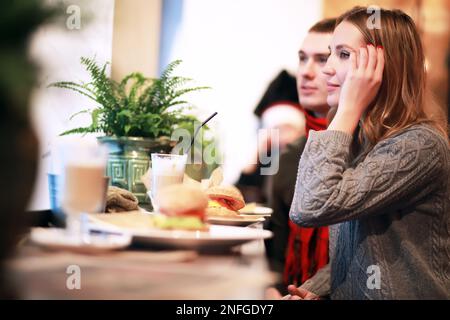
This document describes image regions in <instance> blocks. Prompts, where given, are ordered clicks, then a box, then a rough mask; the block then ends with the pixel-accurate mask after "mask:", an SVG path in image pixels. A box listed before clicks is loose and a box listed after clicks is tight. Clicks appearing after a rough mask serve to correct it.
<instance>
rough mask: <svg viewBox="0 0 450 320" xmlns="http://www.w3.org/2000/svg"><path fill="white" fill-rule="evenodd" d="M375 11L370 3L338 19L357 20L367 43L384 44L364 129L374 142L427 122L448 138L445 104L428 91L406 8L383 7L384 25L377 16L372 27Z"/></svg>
mask: <svg viewBox="0 0 450 320" xmlns="http://www.w3.org/2000/svg"><path fill="white" fill-rule="evenodd" d="M371 14H372V13H370V12H368V10H367V8H365V7H355V8H353V9H351V10H350V11H347V12H346V13H344V14H343V15H342V16H340V17H339V18H338V19H337V24H339V23H341V22H343V21H347V22H349V23H352V24H353V25H355V26H356V27H357V28H358V29H359V30H360V31H361V33H362V35H363V37H364V40H365V41H366V42H367V44H373V45H374V46H382V47H383V48H384V54H385V65H384V71H383V80H382V84H381V87H380V90H379V92H378V95H377V97H376V98H375V100H374V101H373V103H372V104H371V105H370V106H369V108H368V109H367V112H366V114H365V116H364V118H363V120H362V126H361V129H362V130H361V131H360V134H364V136H365V137H366V138H367V140H368V142H369V144H370V145H371V146H374V145H375V144H376V143H377V142H379V141H380V140H382V139H385V138H387V137H389V136H392V135H394V134H395V133H397V132H399V131H400V130H403V129H405V128H408V127H410V126H412V125H414V124H418V123H428V124H430V125H432V126H433V127H434V128H436V129H437V130H438V131H439V132H440V133H442V135H443V136H445V138H446V139H447V141H448V133H447V124H446V121H445V120H444V119H445V116H444V114H443V109H442V108H440V107H439V106H437V105H436V104H435V102H433V99H431V95H429V94H428V93H426V92H427V90H426V70H425V56H424V51H423V47H422V42H421V39H420V36H419V33H418V31H417V28H416V25H415V24H414V21H413V20H412V19H411V17H410V16H408V15H407V14H406V13H404V12H403V11H400V10H386V9H380V15H379V18H380V21H379V24H378V26H379V27H378V28H377V21H375V23H373V28H372V27H369V26H368V20H369V18H370V19H373V18H371ZM371 22H373V21H371ZM360 138H361V137H360Z"/></svg>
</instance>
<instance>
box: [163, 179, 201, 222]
mask: <svg viewBox="0 0 450 320" xmlns="http://www.w3.org/2000/svg"><path fill="white" fill-rule="evenodd" d="M155 201H156V203H157V204H158V207H159V211H160V212H161V213H163V214H165V215H167V216H190V215H194V216H199V217H201V218H202V219H203V217H204V215H205V209H206V207H207V206H208V197H207V196H206V194H205V193H204V191H202V190H201V189H200V188H199V187H195V186H191V185H185V184H175V185H171V186H167V187H165V188H163V189H161V191H160V192H159V193H158V194H157V196H156V199H155Z"/></svg>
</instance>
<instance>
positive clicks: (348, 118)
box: [328, 45, 384, 134]
mask: <svg viewBox="0 0 450 320" xmlns="http://www.w3.org/2000/svg"><path fill="white" fill-rule="evenodd" d="M383 70H384V51H383V49H382V48H381V47H378V48H375V47H374V46H373V45H368V46H367V47H362V48H360V49H359V50H358V52H352V53H350V68H349V70H348V72H347V75H346V77H345V81H344V83H343V85H342V88H341V92H340V96H339V106H338V110H337V113H336V116H335V118H334V119H333V121H332V122H331V123H330V126H329V127H328V129H329V130H341V131H345V132H347V133H349V134H353V132H354V130H355V129H356V127H357V125H358V122H359V119H360V118H361V116H362V115H363V113H364V111H365V110H366V109H367V107H368V106H369V105H370V104H371V102H372V101H373V100H374V99H375V97H376V95H377V93H378V90H379V89H380V86H381V81H382V79H383ZM343 124H346V125H345V126H344V127H342V125H343Z"/></svg>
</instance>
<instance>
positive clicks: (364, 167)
mask: <svg viewBox="0 0 450 320" xmlns="http://www.w3.org/2000/svg"><path fill="white" fill-rule="evenodd" d="M351 142H352V137H351V135H349V134H346V133H344V132H341V131H332V130H331V131H311V132H310V134H309V138H308V141H307V143H306V146H305V150H304V152H303V154H302V157H301V159H300V163H299V169H298V174H297V182H296V188H295V194H294V199H293V202H292V205H291V209H290V214H289V215H290V218H291V219H292V220H293V221H294V222H295V223H297V224H299V225H301V226H304V227H316V226H322V225H331V224H336V223H340V222H343V221H348V220H352V219H357V218H362V217H364V216H368V215H373V214H381V213H383V212H386V211H387V210H388V209H391V210H392V209H401V207H400V206H401V205H406V204H407V201H408V200H409V199H410V198H411V197H412V196H413V195H417V194H420V193H422V194H424V191H425V192H426V191H427V190H428V192H429V191H430V188H433V187H436V186H437V185H438V184H437V183H436V182H437V181H438V179H439V178H440V175H441V173H442V171H443V170H444V167H445V163H446V161H450V160H449V159H448V154H449V153H448V143H447V141H445V139H444V138H442V137H440V136H439V135H438V134H437V133H435V132H434V131H433V130H432V129H429V128H427V127H425V126H415V127H411V128H410V129H408V130H405V131H403V132H402V133H400V134H398V135H396V136H394V137H391V138H388V139H385V140H383V141H381V142H379V143H378V144H377V145H375V147H374V148H373V149H372V150H371V151H370V152H369V153H368V154H367V156H366V157H365V159H364V160H363V161H362V162H360V163H359V164H358V165H357V166H356V167H355V168H351V167H350V165H349V162H350V144H351Z"/></svg>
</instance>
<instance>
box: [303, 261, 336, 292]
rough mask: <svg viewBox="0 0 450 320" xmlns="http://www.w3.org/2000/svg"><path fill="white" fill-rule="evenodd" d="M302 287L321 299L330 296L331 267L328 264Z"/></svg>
mask: <svg viewBox="0 0 450 320" xmlns="http://www.w3.org/2000/svg"><path fill="white" fill-rule="evenodd" d="M300 287H301V288H303V289H306V290H308V291H310V292H312V293H314V294H316V295H318V296H319V297H326V296H328V295H329V294H330V290H331V265H330V264H327V265H326V266H324V267H323V268H321V269H320V270H319V271H317V272H316V274H315V275H314V276H313V277H312V278H310V279H308V280H306V281H305V283H303V284H302V285H301V286H300Z"/></svg>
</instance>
